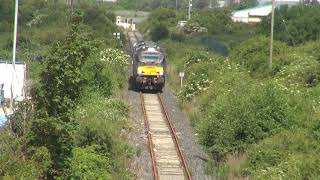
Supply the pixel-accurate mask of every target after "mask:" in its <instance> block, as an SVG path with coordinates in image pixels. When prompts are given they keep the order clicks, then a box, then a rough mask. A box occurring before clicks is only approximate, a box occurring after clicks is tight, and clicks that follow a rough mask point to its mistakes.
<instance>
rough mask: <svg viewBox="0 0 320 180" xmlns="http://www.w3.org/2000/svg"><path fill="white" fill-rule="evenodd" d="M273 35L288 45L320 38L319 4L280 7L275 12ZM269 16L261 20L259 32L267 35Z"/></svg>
mask: <svg viewBox="0 0 320 180" xmlns="http://www.w3.org/2000/svg"><path fill="white" fill-rule="evenodd" d="M275 14H276V16H275V29H274V37H275V39H277V40H281V41H283V42H286V43H288V44H289V45H296V44H301V43H304V42H306V41H310V40H317V39H319V38H320V25H319V24H320V19H319V18H318V17H319V16H320V6H293V7H285V6H284V7H282V8H280V9H277V10H276V12H275ZM269 27H270V17H266V18H264V19H263V20H262V23H261V25H260V32H262V33H263V34H266V35H269V32H270V30H269V29H270V28H269Z"/></svg>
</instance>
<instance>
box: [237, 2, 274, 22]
mask: <svg viewBox="0 0 320 180" xmlns="http://www.w3.org/2000/svg"><path fill="white" fill-rule="evenodd" d="M271 10H272V5H271V4H269V5H262V6H257V7H254V8H248V9H243V10H239V11H235V12H233V13H232V16H231V19H232V20H233V21H234V22H242V23H250V24H255V23H259V22H261V20H262V17H265V16H268V15H269V14H270V13H271Z"/></svg>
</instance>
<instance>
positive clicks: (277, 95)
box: [198, 77, 293, 160]
mask: <svg viewBox="0 0 320 180" xmlns="http://www.w3.org/2000/svg"><path fill="white" fill-rule="evenodd" d="M240 78H241V77H239V78H236V79H234V81H237V80H240ZM241 80H242V81H243V79H241ZM233 83H235V84H234V88H231V89H229V90H228V91H227V92H225V93H223V94H218V96H217V97H216V99H215V101H214V102H210V104H209V105H208V106H206V107H205V108H203V109H204V111H203V112H202V113H203V116H201V118H202V120H201V121H200V122H198V124H199V125H198V129H199V133H200V134H199V135H200V141H201V143H202V144H203V145H205V146H206V148H207V149H208V151H209V152H210V153H211V155H212V156H213V157H215V158H216V159H217V160H221V159H223V158H224V157H225V155H226V153H228V152H243V151H244V150H245V149H246V148H247V146H248V145H250V144H253V143H257V142H258V141H259V140H261V139H263V138H265V137H268V136H270V135H272V134H274V133H275V132H278V131H279V130H280V129H282V128H288V127H290V126H291V125H292V123H293V122H292V117H291V116H290V114H289V113H290V111H289V106H288V104H287V103H286V97H285V96H284V95H283V94H281V92H280V91H279V90H277V89H276V88H275V87H274V86H273V85H271V84H269V85H250V84H249V83H237V82H233ZM240 84H241V85H240ZM246 86H247V87H246ZM243 87H246V88H243ZM209 91H210V89H209ZM209 93H210V92H209Z"/></svg>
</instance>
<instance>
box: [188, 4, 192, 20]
mask: <svg viewBox="0 0 320 180" xmlns="http://www.w3.org/2000/svg"><path fill="white" fill-rule="evenodd" d="M191 7H192V0H189V13H188V20H190V19H191Z"/></svg>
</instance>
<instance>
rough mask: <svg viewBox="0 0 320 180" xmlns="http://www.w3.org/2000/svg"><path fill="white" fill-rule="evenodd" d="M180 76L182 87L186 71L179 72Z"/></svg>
mask: <svg viewBox="0 0 320 180" xmlns="http://www.w3.org/2000/svg"><path fill="white" fill-rule="evenodd" d="M179 77H180V87H181V88H182V86H183V78H184V72H179Z"/></svg>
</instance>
